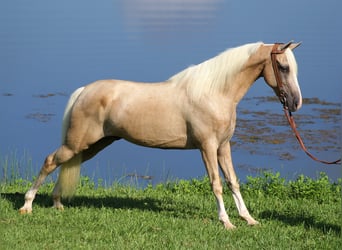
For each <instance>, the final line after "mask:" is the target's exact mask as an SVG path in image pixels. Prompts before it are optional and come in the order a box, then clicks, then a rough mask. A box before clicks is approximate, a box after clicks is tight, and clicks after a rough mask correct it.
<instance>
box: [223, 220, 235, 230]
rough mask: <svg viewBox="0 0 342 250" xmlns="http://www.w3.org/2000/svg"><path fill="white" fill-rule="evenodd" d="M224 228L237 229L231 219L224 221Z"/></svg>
mask: <svg viewBox="0 0 342 250" xmlns="http://www.w3.org/2000/svg"><path fill="white" fill-rule="evenodd" d="M223 225H224V228H225V229H227V230H232V229H235V228H236V226H234V225H233V224H232V223H230V222H229V221H226V222H223Z"/></svg>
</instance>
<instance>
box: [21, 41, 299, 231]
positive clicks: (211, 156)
mask: <svg viewBox="0 0 342 250" xmlns="http://www.w3.org/2000/svg"><path fill="white" fill-rule="evenodd" d="M298 45H299V44H298V43H293V42H289V43H287V44H284V43H281V44H264V43H263V42H256V43H250V44H245V45H242V46H239V47H235V48H231V49H227V50H225V51H223V52H222V53H220V54H218V55H217V56H215V57H213V58H211V59H208V60H206V61H204V62H202V63H200V64H198V65H193V66H190V67H188V68H186V69H184V70H183V71H181V72H179V73H177V74H175V75H174V76H172V77H171V78H169V79H168V80H166V81H164V82H158V83H141V82H140V83H139V82H132V81H125V80H98V81H96V82H93V83H90V84H89V85H86V86H83V87H80V88H78V89H77V90H76V91H75V92H74V93H73V94H72V95H71V96H70V99H69V101H68V103H67V105H66V108H65V112H64V116H63V126H62V143H61V146H60V147H59V148H58V149H57V150H56V151H54V152H53V153H51V154H50V155H48V156H47V157H46V159H45V162H44V164H43V166H42V168H41V170H40V172H39V175H38V177H37V179H36V180H35V181H34V183H33V184H32V186H31V188H30V189H29V190H28V191H27V192H26V194H25V203H24V205H23V207H21V208H20V209H19V211H20V213H23V214H24V213H31V212H32V202H33V200H34V198H35V195H36V193H37V191H38V189H39V187H40V186H41V184H42V183H43V182H44V180H45V178H46V177H47V176H48V175H49V174H50V173H51V172H53V171H54V170H55V169H56V168H57V167H58V166H61V168H60V173H59V176H58V179H57V182H56V184H55V187H54V189H53V192H52V198H53V207H55V208H57V209H63V204H62V203H61V198H68V197H72V196H73V194H74V192H75V189H76V187H77V184H78V182H79V176H80V166H81V163H82V162H84V161H86V160H88V159H90V158H92V157H94V156H95V155H96V154H97V153H98V152H100V151H101V150H102V149H104V148H105V147H107V146H108V145H110V144H112V143H113V142H115V141H117V140H120V139H125V140H127V141H129V142H132V143H135V144H138V145H141V146H145V147H153V148H162V149H198V150H199V151H200V153H201V156H202V160H203V162H204V165H205V168H206V171H207V174H208V176H209V179H210V185H211V188H212V192H213V194H214V196H215V198H216V203H217V211H218V218H219V221H221V222H222V223H223V225H224V227H225V228H227V229H232V228H235V226H234V225H233V224H232V222H231V221H230V219H229V216H228V214H227V212H226V209H225V205H224V201H223V196H222V194H223V189H222V183H221V180H220V173H219V167H220V169H221V171H222V173H223V176H224V179H225V181H226V183H227V185H228V187H229V189H230V190H231V192H232V195H233V198H234V201H235V204H236V207H237V209H238V213H239V216H240V217H241V218H242V219H244V220H246V221H247V224H248V225H256V224H258V223H259V222H258V221H257V220H255V219H254V218H253V217H252V216H251V215H250V213H249V211H248V209H247V207H246V205H245V202H244V200H243V198H242V195H241V193H240V186H239V183H238V180H237V177H236V174H235V171H234V167H233V163H232V157H231V147H230V139H231V138H232V136H233V133H234V129H235V124H236V107H237V105H238V103H239V102H240V100H241V99H242V97H243V96H244V95H245V94H246V92H247V91H248V89H249V88H250V87H251V85H252V84H253V83H254V82H255V81H256V80H257V79H258V78H260V77H263V78H264V80H265V82H266V83H267V85H269V86H270V87H271V88H272V89H273V90H274V92H275V94H276V95H277V96H278V97H279V98H280V99H281V102H286V106H287V107H288V109H289V110H290V111H292V112H294V111H296V110H298V109H299V108H300V107H301V105H302V96H301V91H300V87H299V84H298V80H297V63H296V59H295V57H294V54H293V52H292V50H293V49H294V48H296V47H297V46H298ZM274 47H275V48H276V51H278V52H279V53H276V54H273V56H274V57H275V62H274V63H273V64H272V62H273V61H272V60H271V56H272V51H273V48H274ZM274 64H276V65H274ZM273 66H274V67H273ZM275 70H276V71H277V72H278V74H279V75H278V77H280V79H281V80H282V83H283V84H282V90H281V91H280V90H279V88H278V87H277V79H276V77H277V76H276V74H275Z"/></svg>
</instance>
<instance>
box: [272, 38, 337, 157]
mask: <svg viewBox="0 0 342 250" xmlns="http://www.w3.org/2000/svg"><path fill="white" fill-rule="evenodd" d="M290 44H291V43H288V44H286V45H284V44H282V43H275V44H274V45H273V48H272V51H271V62H272V68H273V71H274V76H275V79H276V82H277V88H278V97H279V100H280V102H281V104H282V105H283V109H284V113H285V117H286V119H287V121H288V122H289V124H290V126H291V128H292V131H293V133H294V134H295V136H296V138H297V141H298V143H299V145H300V146H301V148H302V149H303V150H304V152H305V153H306V154H307V155H308V156H309V157H310V158H311V159H313V160H315V161H318V162H321V163H324V164H340V163H341V159H338V160H336V161H324V160H320V159H318V158H316V157H315V156H313V155H312V154H311V153H310V152H309V151H308V150H307V148H306V147H305V145H304V142H303V140H302V138H301V136H300V134H299V132H298V130H297V127H296V123H295V121H294V118H293V116H292V113H291V111H290V110H289V108H288V103H287V99H286V92H285V90H284V83H283V81H282V80H281V76H280V73H279V69H278V63H277V59H276V56H277V55H279V54H283V53H284V52H285V50H286V48H287V47H288V46H289V45H290ZM280 46H281V47H280Z"/></svg>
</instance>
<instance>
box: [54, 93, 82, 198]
mask: <svg viewBox="0 0 342 250" xmlns="http://www.w3.org/2000/svg"><path fill="white" fill-rule="evenodd" d="M83 90H84V87H81V88H79V89H77V90H76V91H75V92H74V93H73V94H72V95H71V97H70V99H69V101H68V104H67V106H66V108H65V111H64V116H63V124H62V145H63V144H65V139H66V134H67V131H68V127H69V123H70V116H71V111H72V108H73V106H74V104H75V102H76V100H77V98H78V97H79V95H80V94H81V93H82V91H83ZM81 163H82V153H79V154H77V155H75V156H74V157H73V158H71V159H70V160H69V161H67V162H65V163H63V164H62V165H61V169H60V172H59V176H58V180H57V184H56V186H58V187H59V189H60V194H61V196H62V197H65V198H71V197H72V196H73V195H74V194H75V191H76V188H77V185H78V182H79V179H80V170H81Z"/></svg>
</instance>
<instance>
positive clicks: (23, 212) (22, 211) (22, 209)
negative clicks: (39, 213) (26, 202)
mask: <svg viewBox="0 0 342 250" xmlns="http://www.w3.org/2000/svg"><path fill="white" fill-rule="evenodd" d="M19 213H20V214H32V209H28V208H24V207H22V208H20V209H19Z"/></svg>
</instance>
